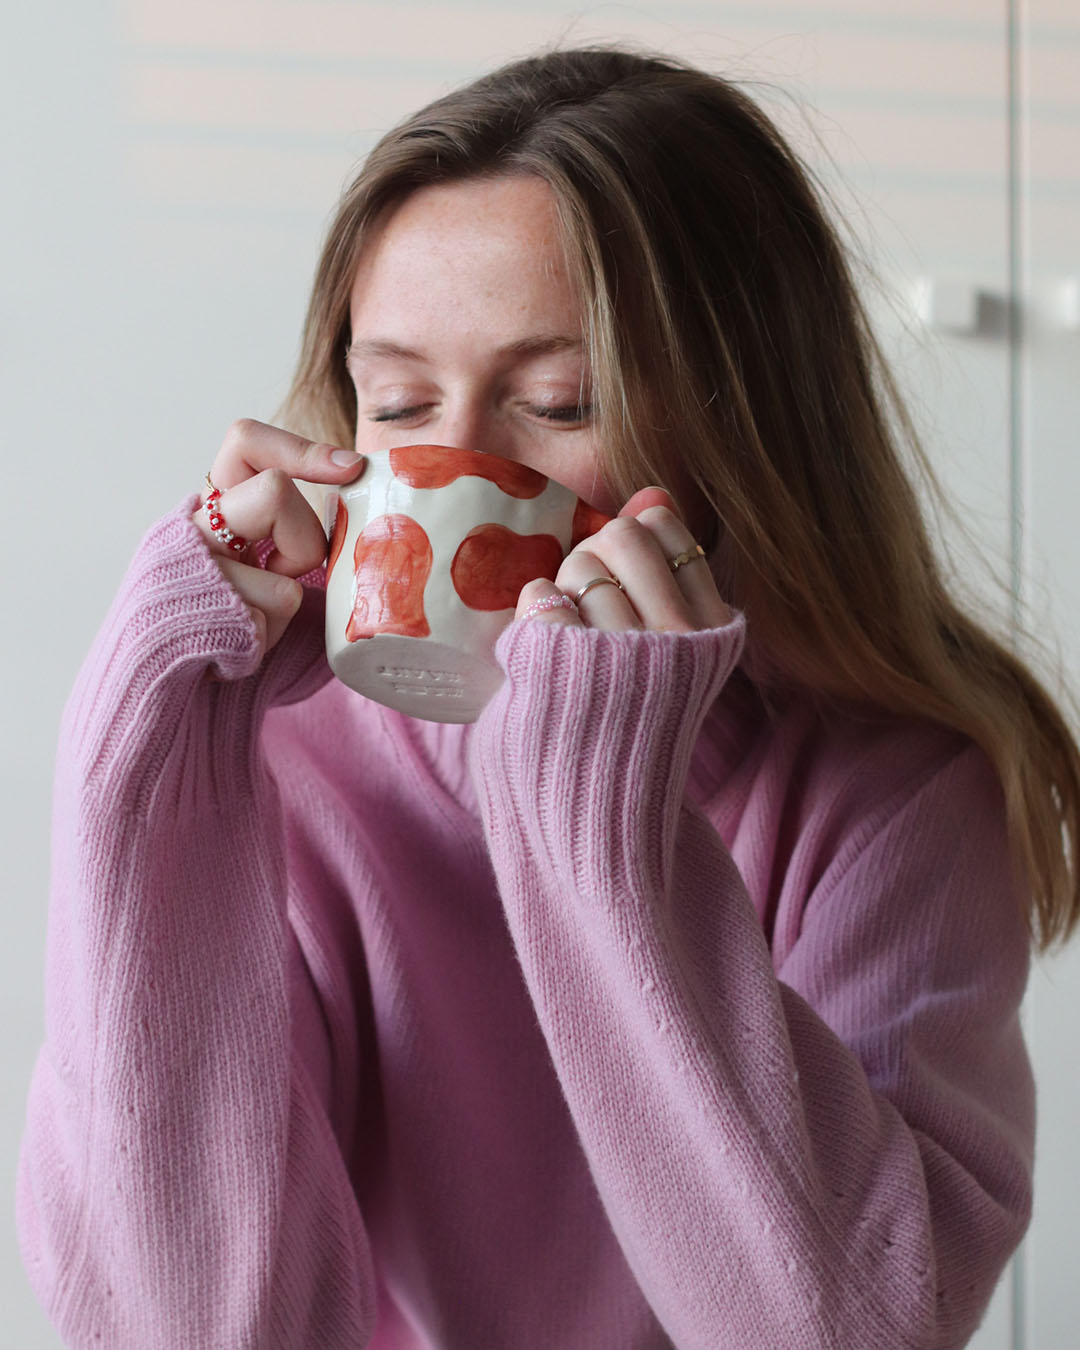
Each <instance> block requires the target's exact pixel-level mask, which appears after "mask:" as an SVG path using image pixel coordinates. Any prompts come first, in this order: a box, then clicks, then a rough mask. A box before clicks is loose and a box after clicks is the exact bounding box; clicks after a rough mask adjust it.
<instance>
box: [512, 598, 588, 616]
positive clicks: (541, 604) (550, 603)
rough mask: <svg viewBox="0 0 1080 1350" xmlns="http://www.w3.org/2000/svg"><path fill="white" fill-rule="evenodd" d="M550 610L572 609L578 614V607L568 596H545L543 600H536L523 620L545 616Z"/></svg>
mask: <svg viewBox="0 0 1080 1350" xmlns="http://www.w3.org/2000/svg"><path fill="white" fill-rule="evenodd" d="M549 609H570V610H573V612H574V613H575V614H576V613H577V605H575V604H574V602H573V600H571V599H570V597H569V596H568V595H545V596H544V598H543V600H534V601H533V603H532V604H531V605H530V606H529V608H528V609H527V610H526V611H525V613H524V614H523V615H522V616H521V617H522V618H523V619H531V618H533V617H534V616H535V615H537V614H543V613H544V612H545V611H546V610H549Z"/></svg>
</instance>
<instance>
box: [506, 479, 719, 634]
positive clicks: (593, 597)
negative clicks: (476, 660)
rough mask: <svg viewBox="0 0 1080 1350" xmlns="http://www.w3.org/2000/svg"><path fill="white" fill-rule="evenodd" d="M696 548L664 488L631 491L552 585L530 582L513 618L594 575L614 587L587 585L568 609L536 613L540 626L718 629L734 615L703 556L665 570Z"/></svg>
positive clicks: (572, 593)
mask: <svg viewBox="0 0 1080 1350" xmlns="http://www.w3.org/2000/svg"><path fill="white" fill-rule="evenodd" d="M694 548H695V540H694V538H693V536H692V535H691V534H690V531H689V530H688V529H687V528H686V526H685V525H684V524H683V522H682V520H681V519H680V518H679V516H678V514H677V513H676V510H675V502H674V500H673V499H672V497H671V496H670V495H669V494H668V493H667V492H665V491H663V489H662V488H643V489H642V490H641V491H640V492H635V493H634V495H633V496H632V497H631V498H630V500H629V501H628V502H627V503H626V505H625V506H624V507H623V509H622V510H621V511H620V512H619V514H618V516H617V517H616V518H615V519H614V520H612V521H609V522H608V524H606V525H605V526H603V528H602V529H600V530H598V531H597V532H596V534H594V535H591V536H590V537H589V538H588V539H585V540H583V541H582V543H580V544H579V545H578V546H577V548H575V549H574V550H573V551H572V552H570V553H568V554H567V555H566V558H565V559H564V560H563V564H562V566H561V567H560V568H559V573H558V575H557V576H556V578H555V581H554V583H552V582H550V581H547V580H544V579H539V580H537V581H530V582H529V583H528V584H527V585H526V586H525V587H523V588H522V591H521V595H520V596H519V597H518V605H517V614H516V615H515V617H516V618H521V617H522V616H523V615H524V613H525V611H526V610H527V609H528V608H529V606H530V605H533V604H535V603H536V601H538V600H545V599H547V598H554V597H556V596H558V595H560V594H562V595H568V596H570V597H571V599H572V598H573V597H574V596H575V595H577V594H578V592H579V591H580V590H581V588H582V587H583V586H584V585H586V584H587V583H588V582H589V581H592V580H593V579H594V578H596V577H607V576H611V577H618V579H619V581H620V582H621V584H622V589H621V590H620V589H619V587H618V586H613V585H610V584H608V583H605V584H604V585H601V586H593V587H591V588H590V589H589V590H588V591H587V592H586V593H585V595H583V596H582V597H581V600H580V602H579V604H578V610H577V613H575V612H574V611H573V610H572V609H567V608H562V607H559V608H555V609H547V610H542V611H540V612H539V613H536V614H534V615H533V616H531V617H532V618H534V619H535V621H536V622H538V623H561V624H566V625H568V626H569V627H571V628H602V629H606V630H608V631H611V632H619V631H623V630H626V629H635V628H637V629H649V630H651V631H653V632H659V633H692V632H695V631H696V630H698V629H701V628H720V627H722V626H723V625H724V624H726V623H728V622H730V620H731V617H732V615H733V613H734V611H733V610H732V609H731V607H730V605H727V604H725V602H724V601H723V600H722V599H721V598H720V593H719V592H718V591H717V589H716V583H715V581H714V580H713V576H712V572H711V571H710V570H709V566H708V563H707V562H706V560H705V559H704V558H697V559H695V560H694V561H692V562H687V563H685V564H683V565H682V566H681V567H679V568H678V570H677V571H674V572H673V571H672V570H671V564H670V559H672V558H675V557H677V556H678V555H679V554H680V553H684V552H686V551H687V550H691V551H692V550H693V549H694Z"/></svg>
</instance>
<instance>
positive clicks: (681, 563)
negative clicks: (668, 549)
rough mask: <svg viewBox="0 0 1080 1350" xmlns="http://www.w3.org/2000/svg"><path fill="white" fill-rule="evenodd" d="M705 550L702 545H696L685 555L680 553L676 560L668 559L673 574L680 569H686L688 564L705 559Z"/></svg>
mask: <svg viewBox="0 0 1080 1350" xmlns="http://www.w3.org/2000/svg"><path fill="white" fill-rule="evenodd" d="M704 556H705V550H704V549H703V548H702V547H701V545H700V544H695V545H694V547H693V548H688V549H687V550H686V552H685V553H680V554H679V555H678V556H677V557H675V558H669V559H668V566H669V567H670V568H671V570H672V571H673V572H677V571H678V570H679V568H680V567H685V566H686V564H687V563H692V562H697V560H698V559H699V558H704Z"/></svg>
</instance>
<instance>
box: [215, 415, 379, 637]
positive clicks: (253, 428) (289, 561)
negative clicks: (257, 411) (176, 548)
mask: <svg viewBox="0 0 1080 1350" xmlns="http://www.w3.org/2000/svg"><path fill="white" fill-rule="evenodd" d="M334 456H338V457H342V458H343V459H344V461H345V462H342V463H339V462H337V460H336V459H335V458H334ZM366 462H367V461H366V460H365V459H364V458H363V456H362V455H356V454H354V453H353V451H351V450H349V451H346V450H342V449H340V448H339V447H337V446H333V445H322V444H319V443H317V442H314V441H307V440H304V438H303V437H302V436H294V435H293V434H292V433H291V432H289V431H282V430H281V428H280V427H272V426H267V424H266V423H265V422H255V421H252V420H250V419H243V420H241V421H239V422H234V423H233V424H232V426H231V427H230V428H229V430H228V433H227V434H226V436H225V440H224V443H223V444H222V447H221V449H220V450H219V451H218V455H217V458H216V459H215V460H214V465H213V468H212V469H211V470H210V478H211V481H212V482H213V484H214V486H215V487H216V488H218V489H219V490H220V492H221V497H220V498H219V499H218V502H217V505H218V507H219V508H220V510H221V514H222V516H223V517H224V519H225V521H226V523H227V524H228V527H229V529H230V530H232V532H233V533H234V534H237V535H239V536H240V537H241V538H243V539H248V540H250V541H252V543H254V542H255V541H257V540H260V539H271V540H273V543H274V551H273V552H272V553H271V554H270V555H269V557H268V558H267V559H266V566H265V568H263V567H257V566H255V565H254V564H253V563H252V562H251V561H250V554H251V549H250V548H249V549H247V550H246V551H245V552H244V553H242V554H232V553H228V552H227V551H226V549H225V547H224V545H223V544H221V543H220V542H219V540H218V539H216V538H215V536H214V534H213V531H212V530H211V529H210V522H209V519H208V517H207V514H206V512H205V511H202V510H200V511H197V512H196V513H195V523H196V525H197V526H198V527H199V529H200V530H202V532H203V534H205V535H206V537H207V539H208V540H209V542H210V548H211V549H212V550H213V552H214V554H215V555H216V557H217V563H218V566H219V567H220V568H221V570H222V572H223V573H224V574H225V576H226V577H227V578H228V580H229V581H230V582H231V583H232V585H233V587H234V588H235V589H236V591H237V592H238V593H239V595H240V597H241V599H243V600H244V602H245V603H246V604H247V607H248V609H249V610H250V611H251V616H252V618H253V619H254V620H255V626H256V628H257V629H258V633H259V642H260V645H261V647H262V650H263V653H266V652H268V651H270V649H271V648H272V647H274V646H275V645H276V644H277V643H278V642H279V641H280V639H281V637H282V634H283V633H284V632H285V629H286V628H287V627H288V625H289V621H290V620H291V619H292V617H293V615H294V614H295V613H296V611H297V610H298V609H299V608H300V601H301V599H302V597H303V587H302V586H301V585H300V583H299V582H298V581H296V580H294V578H296V577H301V576H303V575H304V573H305V572H310V571H311V570H312V568H314V567H318V566H319V565H320V564H321V563H322V562H324V561H325V559H326V554H327V540H326V535H325V534H324V532H323V528H322V525H321V524H320V523H319V519H318V517H317V516H316V514H315V512H314V511H313V510H312V509H311V507H310V506H309V505H308V503H307V501H306V500H305V499H304V497H303V495H302V494H301V492H300V489H299V488H298V487H297V486H296V484H295V483H294V482H293V481H292V480H293V479H294V478H302V479H304V480H306V481H307V482H310V483H329V484H332V485H334V486H338V485H340V484H343V483H348V482H351V481H352V480H353V479H355V478H356V477H357V476H358V475H359V473H360V472H361V471H362V470H363V467H364V465H365V464H366ZM206 495H207V493H204V494H203V496H204V498H205V497H206ZM245 559H248V560H247V561H245Z"/></svg>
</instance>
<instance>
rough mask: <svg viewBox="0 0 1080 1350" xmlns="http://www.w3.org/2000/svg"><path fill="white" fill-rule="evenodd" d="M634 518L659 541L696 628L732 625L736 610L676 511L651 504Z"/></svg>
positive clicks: (639, 511) (661, 550)
mask: <svg viewBox="0 0 1080 1350" xmlns="http://www.w3.org/2000/svg"><path fill="white" fill-rule="evenodd" d="M636 495H637V496H640V495H641V494H640V493H639V494H636ZM633 500H634V499H633V498H631V502H633ZM628 505H629V503H628ZM634 519H635V521H636V522H637V524H638V525H640V526H642V527H644V528H645V529H646V530H647V531H648V532H649V534H650V535H651V536H652V537H653V539H654V540H655V541H656V544H657V547H658V548H659V550H660V552H661V554H662V556H663V558H664V561H665V564H666V566H667V568H668V571H669V572H670V573H671V576H672V579H673V581H674V582H675V585H676V586H677V588H678V590H679V592H680V594H681V595H682V596H683V598H684V599H685V601H686V603H687V606H688V608H689V612H690V618H691V621H692V622H693V625H694V627H695V628H720V627H722V626H723V625H724V624H726V623H728V622H730V620H731V616H732V614H733V613H734V611H733V610H732V608H731V606H730V605H728V604H727V603H726V602H725V601H724V599H723V598H722V596H721V595H720V593H719V591H718V590H717V589H716V580H715V578H714V577H713V574H712V569H711V568H710V567H709V562H708V559H707V558H706V557H705V555H704V554H703V553H699V552H698V548H699V545H698V543H697V541H696V540H695V539H694V536H693V535H692V534H691V533H690V531H689V530H688V529H687V528H686V526H685V525H684V524H683V522H682V521H681V520H680V519H679V517H678V516H677V515H676V514H675V512H674V511H673V510H671V509H670V508H669V507H668V506H666V505H660V504H657V505H649V506H645V507H643V508H641V509H639V510H638V511H637V512H636V514H635V516H634Z"/></svg>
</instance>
